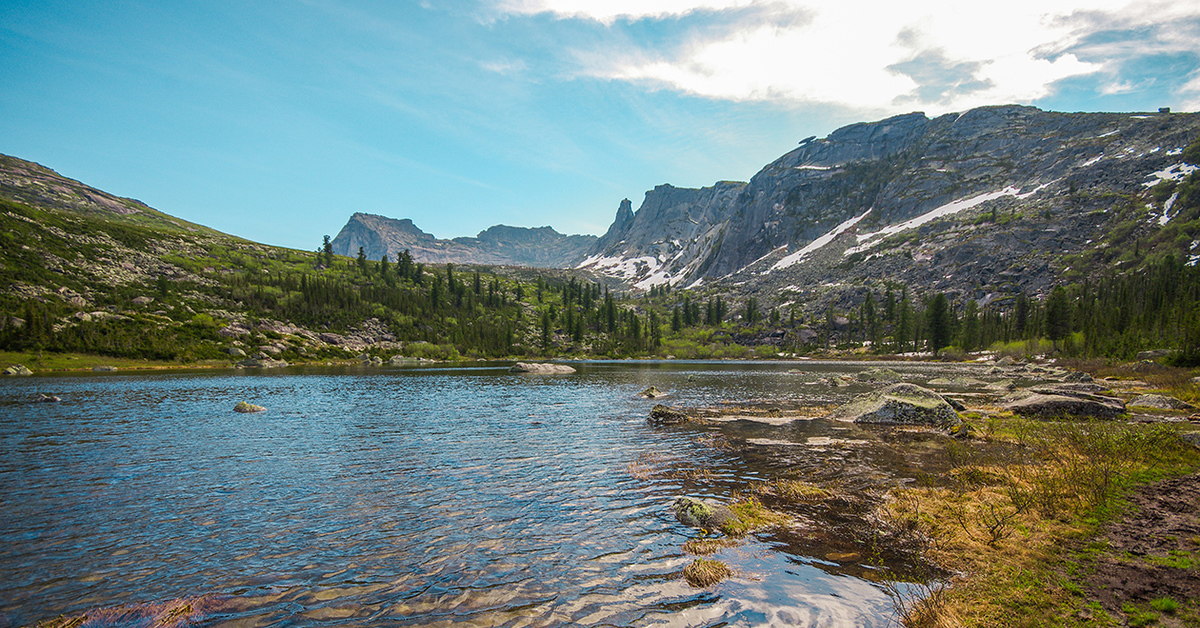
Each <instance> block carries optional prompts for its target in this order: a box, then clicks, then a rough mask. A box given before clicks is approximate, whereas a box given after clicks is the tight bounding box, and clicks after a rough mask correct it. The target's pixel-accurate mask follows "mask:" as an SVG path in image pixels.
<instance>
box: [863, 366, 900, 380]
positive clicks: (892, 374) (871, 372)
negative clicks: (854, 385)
mask: <svg viewBox="0 0 1200 628" xmlns="http://www.w3.org/2000/svg"><path fill="white" fill-rule="evenodd" d="M902 379H904V377H903V376H901V375H900V374H899V373H897V372H896V371H893V370H892V369H888V368H877V369H867V370H865V371H862V372H860V373H859V374H858V381H860V382H898V381H900V380H902Z"/></svg>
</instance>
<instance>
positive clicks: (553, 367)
mask: <svg viewBox="0 0 1200 628" xmlns="http://www.w3.org/2000/svg"><path fill="white" fill-rule="evenodd" d="M508 372H509V373H528V374H529V375H567V374H570V373H574V372H575V369H574V368H572V367H570V366H567V365H566V364H547V363H545V362H517V363H516V364H514V365H513V366H512V368H510V369H508Z"/></svg>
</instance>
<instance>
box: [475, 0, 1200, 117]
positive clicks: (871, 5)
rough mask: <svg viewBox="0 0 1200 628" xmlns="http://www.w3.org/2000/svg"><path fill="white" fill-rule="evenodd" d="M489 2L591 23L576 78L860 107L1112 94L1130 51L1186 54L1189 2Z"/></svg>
mask: <svg viewBox="0 0 1200 628" xmlns="http://www.w3.org/2000/svg"><path fill="white" fill-rule="evenodd" d="M497 6H498V10H499V11H501V12H502V13H504V14H506V15H509V16H534V15H541V16H544V15H549V16H552V17H553V18H555V19H558V20H584V21H590V22H594V23H599V24H602V25H604V27H605V28H607V29H608V30H609V31H611V32H612V34H613V37H612V38H611V39H610V40H605V39H603V38H601V39H600V40H598V43H597V42H592V44H591V45H590V46H589V47H578V48H575V49H574V50H573V52H574V55H575V58H576V59H577V60H578V63H579V67H578V72H579V74H581V75H586V76H592V77H597V78H601V79H608V80H618V81H630V82H637V83H642V84H646V85H647V86H650V87H654V88H662V89H670V90H676V91H680V92H683V93H687V94H693V95H696V96H700V97H705V98H712V99H722V100H732V101H781V102H792V103H804V104H821V105H825V104H828V105H835V106H840V107H849V108H852V109H857V110H861V111H863V112H864V113H868V112H869V113H880V114H884V113H893V112H898V111H910V110H913V109H915V108H917V109H924V110H926V111H928V112H931V113H941V112H946V111H957V110H962V109H966V108H970V107H974V106H979V105H987V104H999V103H1009V102H1032V101H1035V100H1038V99H1040V98H1044V97H1047V96H1049V95H1051V94H1052V93H1053V92H1054V90H1055V87H1056V84H1058V83H1060V82H1061V81H1063V80H1064V79H1069V78H1076V77H1085V76H1095V77H1097V81H1098V86H1097V88H1096V89H1097V91H1100V92H1102V93H1124V92H1123V90H1132V89H1136V88H1137V86H1138V85H1142V84H1146V83H1145V77H1139V78H1138V80H1132V81H1131V80H1128V79H1125V78H1123V77H1121V76H1120V74H1121V73H1122V70H1123V69H1124V68H1125V67H1126V65H1127V64H1129V63H1134V62H1136V61H1137V60H1138V59H1144V58H1146V57H1147V56H1148V55H1155V54H1157V55H1162V54H1176V55H1185V56H1187V55H1191V56H1192V57H1194V59H1193V63H1195V62H1196V60H1200V36H1197V35H1200V4H1197V3H1187V2H1150V3H1147V2H1144V1H1142V2H1136V3H1132V2H1129V1H1128V0H1087V1H1086V2H1085V1H1083V0H1013V1H1011V2H1007V3H1003V4H1000V3H989V4H986V5H983V4H978V3H962V2H960V1H958V0H925V1H923V2H907V3H898V2H894V1H889V0H872V1H869V2H858V3H824V2H817V1H816V0H641V1H638V0H609V1H606V2H588V1H586V0H498V5H497ZM667 22H670V23H671V24H672V25H673V27H674V28H678V24H679V23H681V22H683V23H693V24H696V25H697V26H696V28H694V29H691V30H690V31H689V33H688V34H689V35H690V36H689V37H687V38H685V39H683V40H676V41H670V42H668V45H663V42H659V41H654V42H642V41H639V40H638V39H633V40H632V45H630V43H631V40H630V39H629V38H628V36H627V33H628V31H630V30H634V29H637V30H640V31H648V30H652V29H653V27H654V25H655V24H658V23H667ZM700 25H703V26H700ZM714 25H715V26H714ZM609 44H611V45H609ZM1101 85H1102V86H1103V87H1102V86H1101ZM1105 89H1107V90H1109V91H1108V92H1104V91H1103V90H1105Z"/></svg>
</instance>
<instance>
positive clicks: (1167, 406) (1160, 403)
mask: <svg viewBox="0 0 1200 628" xmlns="http://www.w3.org/2000/svg"><path fill="white" fill-rule="evenodd" d="M1129 405H1130V406H1141V407H1143V408H1154V409H1156V410H1195V409H1196V406H1194V405H1192V404H1190V403H1188V402H1186V401H1184V400H1182V399H1176V398H1174V397H1168V396H1167V395H1138V396H1137V397H1134V398H1133V399H1132V400H1131V401H1130V402H1129Z"/></svg>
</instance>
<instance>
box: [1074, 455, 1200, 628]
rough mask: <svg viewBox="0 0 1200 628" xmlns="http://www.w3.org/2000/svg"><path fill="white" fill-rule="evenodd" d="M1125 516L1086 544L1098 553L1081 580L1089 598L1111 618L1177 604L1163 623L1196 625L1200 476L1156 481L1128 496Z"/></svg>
mask: <svg viewBox="0 0 1200 628" xmlns="http://www.w3.org/2000/svg"><path fill="white" fill-rule="evenodd" d="M1129 501H1130V506H1131V507H1130V509H1129V512H1128V513H1127V514H1126V515H1125V516H1124V517H1123V518H1122V519H1121V520H1120V521H1118V522H1114V523H1111V524H1108V525H1107V526H1105V527H1104V528H1103V529H1102V531H1101V533H1100V535H1099V537H1098V538H1097V539H1095V542H1093V543H1092V544H1091V545H1090V548H1091V549H1092V550H1099V552H1098V553H1097V554H1096V555H1095V562H1094V566H1095V570H1094V571H1092V570H1089V573H1087V574H1086V575H1085V576H1084V584H1085V588H1086V589H1087V593H1088V597H1089V598H1090V599H1093V600H1098V601H1099V602H1100V604H1101V605H1103V607H1104V609H1105V610H1106V611H1107V612H1108V613H1109V614H1110V615H1112V616H1115V617H1120V616H1122V615H1128V612H1126V611H1125V610H1124V609H1125V608H1126V606H1127V605H1132V606H1133V607H1136V608H1138V609H1147V608H1149V607H1150V602H1151V601H1152V600H1158V599H1162V598H1171V599H1173V600H1175V601H1176V602H1178V603H1180V605H1181V607H1180V609H1179V610H1180V612H1179V613H1178V616H1177V617H1163V618H1162V624H1161V625H1166V626H1170V625H1180V626H1193V625H1197V624H1196V623H1194V621H1195V620H1196V619H1197V616H1196V613H1200V607H1198V606H1197V605H1198V604H1200V602H1197V600H1200V474H1195V475H1189V476H1185V477H1181V478H1176V479H1173V480H1164V481H1162V482H1156V483H1154V484H1150V485H1147V486H1144V487H1142V488H1140V489H1138V490H1137V491H1136V492H1135V493H1134V494H1133V495H1132V496H1130V500H1129ZM1105 543H1106V544H1107V548H1104V544H1105Z"/></svg>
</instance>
